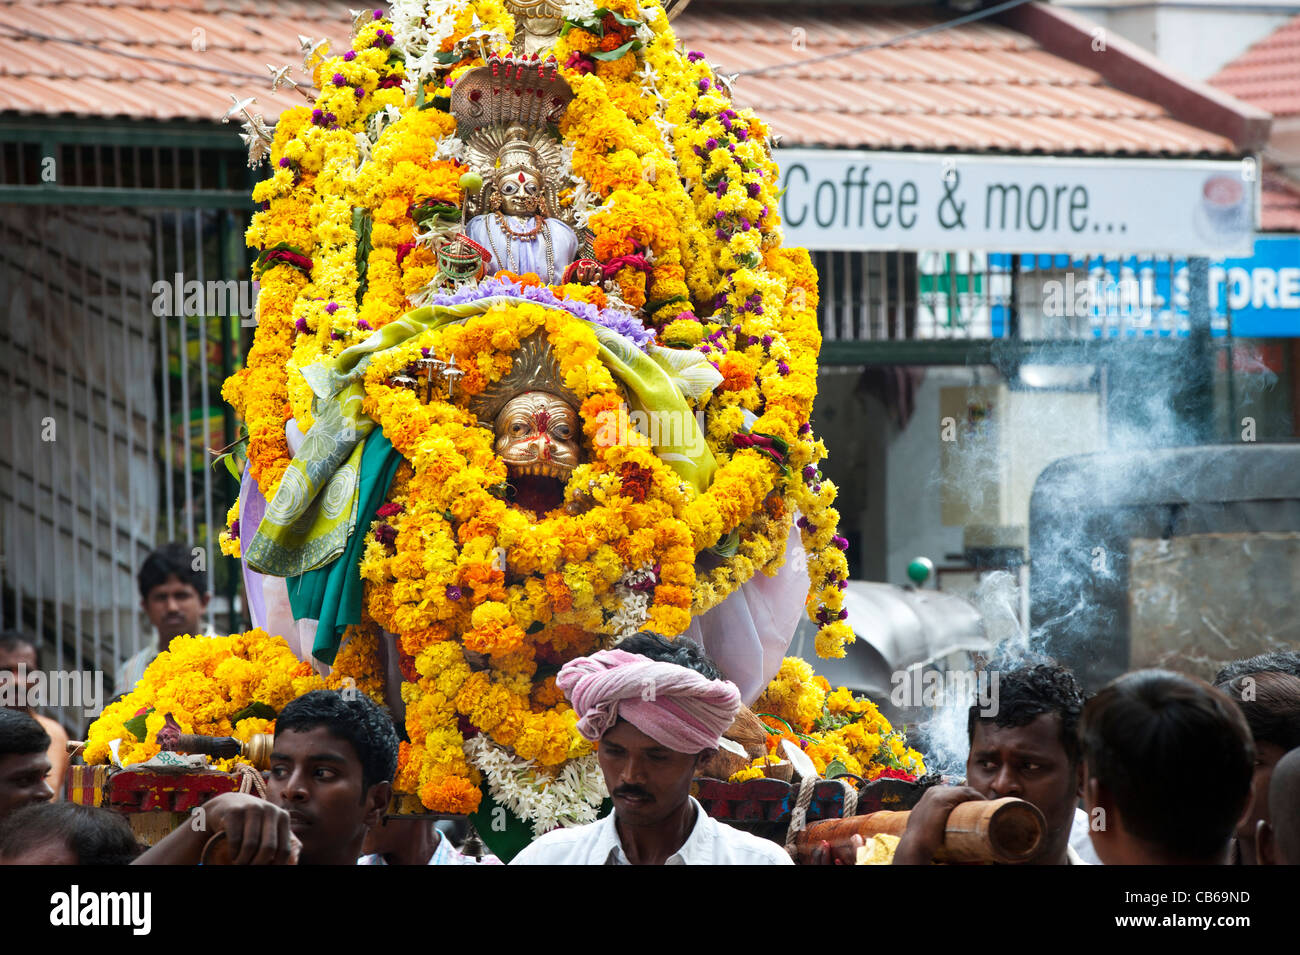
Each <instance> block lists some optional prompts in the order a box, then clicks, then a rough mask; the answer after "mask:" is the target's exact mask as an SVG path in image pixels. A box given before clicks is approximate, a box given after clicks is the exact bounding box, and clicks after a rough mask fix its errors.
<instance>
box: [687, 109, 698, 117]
mask: <svg viewBox="0 0 1300 955" xmlns="http://www.w3.org/2000/svg"><path fill="white" fill-rule="evenodd" d="M688 115H689V116H690V117H691V119H695V118H696V117H697V116H699V115H700V113H699V110H697V109H695V107H691V111H690V113H689V114H688Z"/></svg>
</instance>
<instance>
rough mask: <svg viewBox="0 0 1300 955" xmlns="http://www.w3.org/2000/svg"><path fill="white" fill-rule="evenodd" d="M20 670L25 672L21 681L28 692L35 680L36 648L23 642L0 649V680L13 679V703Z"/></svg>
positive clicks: (15, 697)
mask: <svg viewBox="0 0 1300 955" xmlns="http://www.w3.org/2000/svg"><path fill="white" fill-rule="evenodd" d="M24 668H25V669H24ZM20 672H21V673H25V674H26V676H25V678H24V680H23V682H24V683H26V684H27V689H28V691H29V692H30V690H31V688H32V684H33V683H35V682H36V650H35V649H33V648H32V647H30V646H28V645H27V644H25V643H20V644H18V646H16V647H14V649H12V650H0V682H4V681H7V680H12V681H13V684H14V691H15V696H14V700H15V705H16V704H17V689H18V677H19V673H20Z"/></svg>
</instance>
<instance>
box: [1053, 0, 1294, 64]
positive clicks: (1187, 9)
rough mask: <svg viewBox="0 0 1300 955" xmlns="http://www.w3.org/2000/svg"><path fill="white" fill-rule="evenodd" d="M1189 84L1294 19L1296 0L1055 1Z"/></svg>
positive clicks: (1054, 0) (1233, 58)
mask: <svg viewBox="0 0 1300 955" xmlns="http://www.w3.org/2000/svg"><path fill="white" fill-rule="evenodd" d="M1053 2H1054V3H1055V4H1056V5H1057V6H1060V7H1068V8H1070V9H1071V10H1073V11H1074V12H1076V13H1079V14H1081V15H1082V16H1084V17H1087V18H1088V19H1089V20H1092V21H1094V22H1096V23H1097V24H1098V25H1099V26H1102V27H1105V28H1106V29H1107V30H1111V31H1114V32H1115V33H1117V34H1119V35H1120V36H1122V37H1123V38H1124V39H1126V40H1129V41H1131V42H1133V43H1136V44H1137V45H1138V46H1140V47H1142V48H1143V49H1146V50H1149V51H1150V52H1151V53H1154V54H1155V55H1156V56H1157V57H1159V58H1160V59H1161V60H1163V61H1164V62H1165V63H1167V64H1169V65H1170V66H1171V67H1173V68H1174V69H1176V70H1178V71H1179V72H1181V73H1185V74H1186V75H1188V76H1190V77H1192V78H1193V79H1198V80H1205V79H1209V78H1210V77H1211V76H1213V75H1214V74H1215V73H1217V72H1218V71H1219V70H1220V69H1222V68H1223V67H1224V66H1225V65H1226V64H1227V63H1229V62H1231V61H1232V60H1235V59H1236V58H1237V57H1238V56H1240V55H1241V54H1242V53H1244V52H1246V50H1247V49H1248V48H1249V47H1250V46H1251V45H1252V44H1254V43H1256V42H1258V41H1259V40H1262V39H1264V37H1266V36H1268V35H1269V34H1270V33H1272V32H1273V31H1274V30H1276V29H1277V28H1278V27H1280V26H1281V25H1282V24H1284V23H1286V22H1287V21H1288V20H1290V19H1291V18H1292V17H1294V16H1295V15H1296V14H1300V3H1296V2H1294V0H1287V2H1282V0H1205V2H1197V0H1053Z"/></svg>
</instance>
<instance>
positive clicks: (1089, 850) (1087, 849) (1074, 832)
mask: <svg viewBox="0 0 1300 955" xmlns="http://www.w3.org/2000/svg"><path fill="white" fill-rule="evenodd" d="M1091 830H1092V827H1091V826H1089V825H1088V814H1087V813H1086V812H1084V811H1083V810H1082V809H1079V808H1078V807H1075V810H1074V819H1073V820H1072V821H1071V824H1070V849H1072V850H1073V851H1074V855H1075V858H1076V859H1078V861H1077V862H1076V861H1074V859H1071V860H1070V862H1071V864H1072V865H1101V859H1100V858H1098V856H1097V850H1096V849H1094V848H1093V847H1092V837H1091V836H1090V835H1088V833H1089V832H1090V831H1091Z"/></svg>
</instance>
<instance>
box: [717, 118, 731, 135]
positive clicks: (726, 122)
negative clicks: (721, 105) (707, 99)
mask: <svg viewBox="0 0 1300 955" xmlns="http://www.w3.org/2000/svg"><path fill="white" fill-rule="evenodd" d="M718 118H719V119H720V120H722V126H723V128H724V129H726V130H727V131H728V132H730V131H731V117H730V116H719V117H718Z"/></svg>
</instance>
